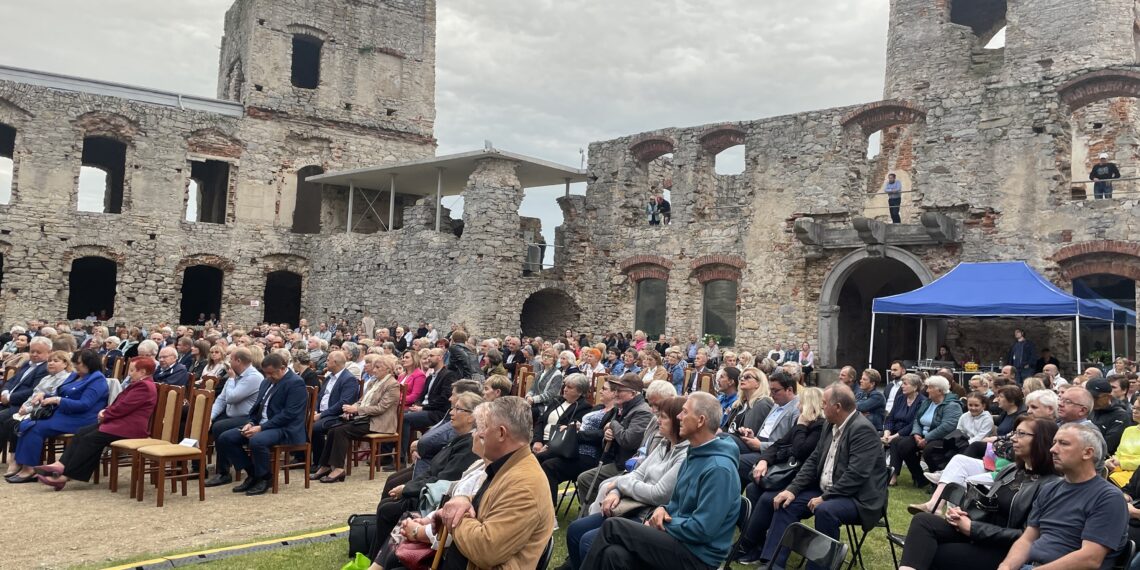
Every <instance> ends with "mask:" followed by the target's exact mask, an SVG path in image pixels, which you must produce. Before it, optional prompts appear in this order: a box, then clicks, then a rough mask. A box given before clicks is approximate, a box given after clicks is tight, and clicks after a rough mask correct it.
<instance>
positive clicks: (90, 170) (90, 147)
mask: <svg viewBox="0 0 1140 570" xmlns="http://www.w3.org/2000/svg"><path fill="white" fill-rule="evenodd" d="M126 170H127V145H126V144H123V143H122V142H120V141H117V140H115V139H110V138H107V137H86V138H84V139H83V158H82V166H81V167H80V169H79V190H78V193H79V199H78V201H77V203H78V209H79V211H81V212H101V213H104V214H121V213H122V212H123V184H124V180H125V177H126Z"/></svg>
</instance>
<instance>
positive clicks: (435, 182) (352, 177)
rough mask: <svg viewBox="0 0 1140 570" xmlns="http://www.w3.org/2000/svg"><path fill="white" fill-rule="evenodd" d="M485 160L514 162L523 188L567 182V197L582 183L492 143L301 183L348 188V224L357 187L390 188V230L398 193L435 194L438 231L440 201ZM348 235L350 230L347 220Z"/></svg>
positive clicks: (582, 174) (577, 174)
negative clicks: (573, 184) (573, 185)
mask: <svg viewBox="0 0 1140 570" xmlns="http://www.w3.org/2000/svg"><path fill="white" fill-rule="evenodd" d="M486 158H497V159H502V160H510V161H514V162H517V163H518V168H517V169H516V170H515V175H516V176H517V177H518V179H519V184H521V185H522V187H523V188H535V187H539V186H554V185H557V184H565V185H566V193H567V194H569V193H570V184H571V183H574V182H585V181H586V171H585V170H582V169H579V168H574V167H572V166H565V165H561V164H557V163H554V162H550V161H546V160H542V159H540V158H534V157H531V156H526V155H522V154H517V153H513V152H508V151H505V150H499V149H496V148H493V147H491V146H490V145H488V146H487V148H484V149H481V150H474V151H470V152H461V153H458V154H449V155H446V156H436V157H433V158H425V159H422V160H415V161H412V162H404V163H400V164H392V165H385V166H369V167H366V168H356V169H353V170H341V171H337V172H328V173H325V174H318V175H316V176H310V177H308V178H306V179H305V180H306V181H307V182H313V183H316V184H324V185H326V186H347V187H348V188H349V193H348V196H349V216H348V217H349V220H351V219H352V196H353V194H355V190H356V189H368V190H377V191H381V190H388V191H389V200H390V207H389V210H388V212H389V220H388V227H389V228H391V227H392V215H393V211H394V209H395V199H396V193H397V192H399V193H401V194H414V195H418V196H430V195H432V194H435V197H436V200H435V210H436V215H435V226H436V231H438V230H439V220H440V208H441V206H440V202H441V200H442V198H443V197H444V196H459V195H460V194H462V193H463V189H464V188H466V187H467V181H468V179H469V178H470V177H471V175H472V174H473V173H474V172H475V169H476V167H478V165H479V161H480V160H483V159H486ZM348 231H349V232H350V233H351V232H352V223H351V221H350V223H349V228H348Z"/></svg>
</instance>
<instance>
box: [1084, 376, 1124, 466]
mask: <svg viewBox="0 0 1140 570" xmlns="http://www.w3.org/2000/svg"><path fill="white" fill-rule="evenodd" d="M1085 388H1086V389H1088V391H1089V392H1090V393H1091V394H1092V395H1093V409H1092V411H1091V412H1090V413H1089V419H1090V420H1092V423H1093V425H1095V426H1096V427H1097V429H1099V430H1100V433H1101V434H1102V435H1104V440H1105V442H1107V443H1108V455H1112V454H1114V453H1116V448H1117V446H1119V445H1120V436H1121V434H1123V433H1124V428H1126V427H1128V426H1129V425H1131V424H1132V414H1130V413H1129V412H1128V405H1127V404H1125V403H1123V402H1119V401H1117V400H1115V399H1113V397H1112V385H1111V384H1109V382H1108V380H1105V379H1104V378H1093V379H1092V380H1089V381H1088V382H1087V383H1085Z"/></svg>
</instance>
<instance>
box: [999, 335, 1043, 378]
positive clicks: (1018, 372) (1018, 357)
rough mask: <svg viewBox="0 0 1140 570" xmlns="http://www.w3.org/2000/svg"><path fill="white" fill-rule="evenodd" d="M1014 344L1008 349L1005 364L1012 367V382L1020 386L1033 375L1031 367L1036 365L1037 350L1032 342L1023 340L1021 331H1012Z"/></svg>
mask: <svg viewBox="0 0 1140 570" xmlns="http://www.w3.org/2000/svg"><path fill="white" fill-rule="evenodd" d="M1013 338H1014V343H1013V345H1012V346H1010V347H1009V354H1007V355H1006V358H1007V360H1006V362H1008V363H1010V365H1012V366H1013V373H1014V380H1017V385H1018V386H1020V385H1021V383H1022V381H1024V380H1025V378H1026V377H1029V376H1032V375H1033V366H1034V365H1035V364H1037V349H1036V348H1034V346H1033V342H1031V341H1030V340H1029V339H1027V338H1025V333H1024V332H1022V330H1021V329H1013Z"/></svg>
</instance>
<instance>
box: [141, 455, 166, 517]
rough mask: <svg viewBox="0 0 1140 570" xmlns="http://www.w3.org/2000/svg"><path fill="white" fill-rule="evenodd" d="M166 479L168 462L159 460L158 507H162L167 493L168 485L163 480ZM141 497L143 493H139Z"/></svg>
mask: <svg viewBox="0 0 1140 570" xmlns="http://www.w3.org/2000/svg"><path fill="white" fill-rule="evenodd" d="M165 478H166V460H165V459H159V460H158V505H157V506H159V507H161V506H162V498H163V493H165V492H166V485H165V483H166V481H163V479H165ZM172 482H173V481H172ZM139 496H142V493H139Z"/></svg>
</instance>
